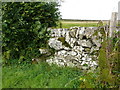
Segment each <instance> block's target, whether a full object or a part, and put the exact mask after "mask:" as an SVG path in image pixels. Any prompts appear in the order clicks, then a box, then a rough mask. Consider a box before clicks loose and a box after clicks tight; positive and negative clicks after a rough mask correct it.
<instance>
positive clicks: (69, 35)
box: [46, 27, 103, 70]
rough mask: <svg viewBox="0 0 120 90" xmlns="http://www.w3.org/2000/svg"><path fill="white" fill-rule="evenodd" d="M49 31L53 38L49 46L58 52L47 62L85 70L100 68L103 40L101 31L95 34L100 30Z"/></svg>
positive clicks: (70, 29) (81, 28) (93, 28)
mask: <svg viewBox="0 0 120 90" xmlns="http://www.w3.org/2000/svg"><path fill="white" fill-rule="evenodd" d="M49 30H50V31H51V33H50V35H51V37H52V38H50V39H49V42H48V44H49V46H50V47H51V48H54V49H55V50H56V52H55V54H54V56H53V57H51V58H49V59H47V60H46V62H48V63H49V64H51V63H53V64H57V65H59V66H69V67H77V68H81V69H84V70H85V69H90V68H96V67H97V66H98V61H97V59H98V52H99V49H100V47H101V42H102V41H103V40H102V34H101V33H100V32H99V31H98V33H97V34H95V33H96V30H98V29H97V28H96V27H87V28H86V27H72V28H69V29H49Z"/></svg>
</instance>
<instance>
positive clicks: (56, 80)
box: [2, 63, 82, 88]
mask: <svg viewBox="0 0 120 90" xmlns="http://www.w3.org/2000/svg"><path fill="white" fill-rule="evenodd" d="M81 75H82V72H81V71H80V70H78V69H75V68H69V67H66V68H64V67H58V66H56V65H52V66H49V65H48V64H47V63H41V64H32V65H31V64H22V65H11V66H5V67H3V69H2V85H3V88H78V87H79V85H80V80H79V76H81Z"/></svg>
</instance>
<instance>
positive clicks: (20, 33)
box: [2, 2, 60, 63]
mask: <svg viewBox="0 0 120 90" xmlns="http://www.w3.org/2000/svg"><path fill="white" fill-rule="evenodd" d="M58 6H59V5H58V3H56V2H54V3H53V2H52V3H51V2H26V3H22V2H7V3H3V4H2V10H3V12H2V14H3V17H2V27H3V35H2V36H3V45H2V50H3V59H4V60H5V62H6V63H8V62H9V60H10V59H11V60H13V59H19V62H21V61H23V60H28V61H29V60H31V58H36V57H39V55H40V53H39V51H38V50H39V48H40V47H46V46H47V40H48V39H49V32H48V31H47V28H48V27H53V26H56V25H57V24H56V22H57V21H58V20H59V16H60V14H59V11H58Z"/></svg>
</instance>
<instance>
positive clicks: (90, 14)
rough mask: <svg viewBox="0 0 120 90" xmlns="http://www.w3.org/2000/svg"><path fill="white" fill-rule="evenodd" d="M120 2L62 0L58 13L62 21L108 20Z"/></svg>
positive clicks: (116, 10)
mask: <svg viewBox="0 0 120 90" xmlns="http://www.w3.org/2000/svg"><path fill="white" fill-rule="evenodd" d="M119 1H120V0H64V2H63V3H61V7H60V12H61V15H62V19H81V20H109V19H110V18H111V13H112V12H118V2H119Z"/></svg>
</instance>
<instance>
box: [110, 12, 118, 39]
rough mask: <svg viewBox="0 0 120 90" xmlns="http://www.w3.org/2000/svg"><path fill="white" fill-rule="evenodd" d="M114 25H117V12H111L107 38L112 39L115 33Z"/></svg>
mask: <svg viewBox="0 0 120 90" xmlns="http://www.w3.org/2000/svg"><path fill="white" fill-rule="evenodd" d="M116 25H117V12H112V16H111V20H110V30H109V37H114V32H115V31H116Z"/></svg>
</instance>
